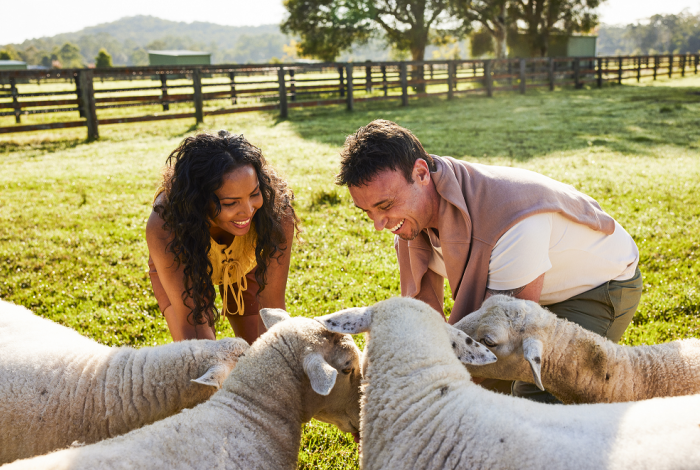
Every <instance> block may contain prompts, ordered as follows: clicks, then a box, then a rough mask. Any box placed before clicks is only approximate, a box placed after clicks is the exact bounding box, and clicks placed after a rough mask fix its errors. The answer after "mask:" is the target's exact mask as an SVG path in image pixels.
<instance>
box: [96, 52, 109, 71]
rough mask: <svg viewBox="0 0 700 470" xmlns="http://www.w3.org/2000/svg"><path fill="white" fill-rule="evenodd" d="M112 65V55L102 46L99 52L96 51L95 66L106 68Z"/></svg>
mask: <svg viewBox="0 0 700 470" xmlns="http://www.w3.org/2000/svg"><path fill="white" fill-rule="evenodd" d="M111 66H112V56H111V55H109V52H107V50H106V49H105V48H104V47H103V48H101V49H100V52H98V53H97V57H95V67H97V68H98V69H99V68H108V67H111Z"/></svg>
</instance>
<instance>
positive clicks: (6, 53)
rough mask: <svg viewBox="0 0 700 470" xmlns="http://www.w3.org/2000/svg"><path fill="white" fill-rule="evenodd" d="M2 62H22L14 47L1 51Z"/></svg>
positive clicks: (9, 46)
mask: <svg viewBox="0 0 700 470" xmlns="http://www.w3.org/2000/svg"><path fill="white" fill-rule="evenodd" d="M0 60H20V57H19V54H17V51H16V50H15V48H14V47H12V45H8V46H5V47H4V48H3V49H0Z"/></svg>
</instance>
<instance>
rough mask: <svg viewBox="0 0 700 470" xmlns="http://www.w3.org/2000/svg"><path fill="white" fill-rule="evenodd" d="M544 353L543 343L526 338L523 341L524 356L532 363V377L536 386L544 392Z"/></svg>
mask: <svg viewBox="0 0 700 470" xmlns="http://www.w3.org/2000/svg"><path fill="white" fill-rule="evenodd" d="M543 351H544V346H543V345H542V341H540V340H539V339H535V338H525V339H524V340H523V356H525V360H526V361H527V362H529V363H530V369H532V377H533V378H534V379H535V385H537V387H538V388H539V389H540V390H542V391H544V387H543V386H542V376H541V373H542V353H543Z"/></svg>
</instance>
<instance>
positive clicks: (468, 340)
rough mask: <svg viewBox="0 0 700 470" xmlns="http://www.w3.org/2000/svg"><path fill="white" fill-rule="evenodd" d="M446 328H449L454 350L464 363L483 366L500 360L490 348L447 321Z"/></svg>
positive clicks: (448, 332) (448, 331)
mask: <svg viewBox="0 0 700 470" xmlns="http://www.w3.org/2000/svg"><path fill="white" fill-rule="evenodd" d="M445 328H447V335H448V336H449V338H450V342H451V343H452V350H453V351H454V352H455V354H456V355H457V359H459V360H460V361H461V362H462V364H467V365H470V366H483V365H486V364H492V363H494V362H496V361H497V360H498V358H497V357H496V355H495V354H494V353H492V352H491V351H490V350H489V348H487V347H486V346H484V345H483V344H479V343H478V342H476V341H474V339H472V337H471V336H469V335H468V334H466V333H465V332H463V331H461V330H458V329H457V328H455V327H454V326H450V325H448V324H447V323H445Z"/></svg>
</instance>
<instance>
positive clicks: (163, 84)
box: [160, 74, 170, 111]
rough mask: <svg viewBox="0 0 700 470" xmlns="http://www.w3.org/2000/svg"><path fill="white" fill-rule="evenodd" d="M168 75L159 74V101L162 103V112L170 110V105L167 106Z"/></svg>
mask: <svg viewBox="0 0 700 470" xmlns="http://www.w3.org/2000/svg"><path fill="white" fill-rule="evenodd" d="M167 82H168V75H167V74H161V76H160V100H161V101H162V102H163V111H169V110H170V104H168V83H167Z"/></svg>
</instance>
